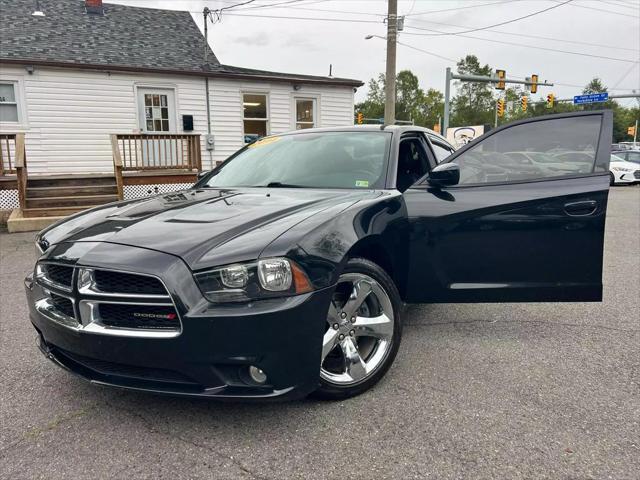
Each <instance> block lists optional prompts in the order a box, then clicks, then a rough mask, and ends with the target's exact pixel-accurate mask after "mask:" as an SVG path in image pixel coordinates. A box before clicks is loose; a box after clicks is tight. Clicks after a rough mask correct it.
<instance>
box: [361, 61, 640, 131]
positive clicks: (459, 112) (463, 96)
mask: <svg viewBox="0 0 640 480" xmlns="http://www.w3.org/2000/svg"><path fill="white" fill-rule="evenodd" d="M456 66H457V70H458V73H461V74H468V75H483V76H491V75H492V73H493V68H492V67H491V66H490V65H488V64H485V65H482V64H481V63H480V61H479V60H478V57H476V56H475V55H467V56H466V57H464V58H462V59H460V61H459V62H458V63H457V64H456ZM368 86H369V92H368V94H367V97H366V99H365V100H364V101H363V102H361V103H358V104H356V106H355V109H356V112H361V113H362V114H363V116H364V117H365V118H383V117H384V100H385V95H384V90H385V75H384V73H381V74H379V75H378V78H372V79H371V80H369V84H368ZM455 86H456V87H457V88H456V91H457V93H456V95H455V96H453V97H452V98H451V112H450V120H449V124H450V126H452V127H460V126H464V125H487V124H489V125H493V124H494V120H495V105H496V101H497V99H498V98H499V96H504V98H505V100H506V101H507V103H508V104H512V105H513V106H514V108H511V109H508V110H507V112H506V113H505V115H504V116H503V117H502V118H500V119H499V120H498V124H499V125H502V124H504V123H507V122H510V121H512V120H518V119H522V118H528V117H535V116H539V115H547V114H550V113H560V112H573V111H579V110H591V109H594V110H597V109H603V108H606V109H611V110H613V114H614V115H613V118H614V125H613V139H612V141H613V142H622V141H631V140H633V137H631V136H629V135H627V128H628V127H630V126H632V125H633V124H634V123H635V121H636V119H637V118H639V117H640V109H639V108H638V106H635V107H631V108H628V107H625V106H623V105H620V104H619V103H618V102H616V101H615V100H609V101H607V102H605V103H597V104H590V105H573V104H572V103H568V102H562V103H555V104H554V106H553V108H547V105H546V96H547V93H549V92H550V90H548V89H546V88H545V90H544V93H542V92H540V90H539V92H540V93H541V94H540V96H539V98H533V96H532V95H531V94H530V93H529V92H527V91H526V90H525V88H524V86H523V85H518V86H513V87H508V88H506V89H505V91H504V93H502V92H500V91H496V90H495V88H494V86H493V84H489V83H476V82H455ZM606 91H607V87H606V86H605V85H604V84H603V83H602V81H601V80H600V79H599V78H594V79H592V80H591V81H590V82H589V83H588V84H587V85H585V87H584V89H583V90H582V93H584V94H587V93H601V92H606ZM525 95H528V96H529V97H530V98H529V105H528V108H527V110H526V111H525V112H523V111H522V109H521V108H520V102H521V98H522V97H523V96H525ZM443 112H444V95H443V94H442V92H441V91H440V90H437V89H435V88H429V89H428V90H427V91H424V90H423V89H422V88H420V83H419V79H418V77H417V75H415V74H414V73H413V72H412V71H411V70H402V71H400V72H398V74H397V76H396V119H397V120H406V121H413V123H414V124H415V125H420V126H423V127H427V128H434V126H435V125H437V124H439V123H440V119H441V117H442V115H443Z"/></svg>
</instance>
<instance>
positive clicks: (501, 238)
mask: <svg viewBox="0 0 640 480" xmlns="http://www.w3.org/2000/svg"><path fill="white" fill-rule="evenodd" d="M611 138H612V114H611V112H609V111H606V112H581V113H575V114H563V115H553V116H546V117H538V118H534V119H529V120H526V121H521V122H516V123H513V124H510V125H506V126H504V127H501V128H499V129H497V130H494V131H492V132H490V133H488V134H487V135H486V136H484V137H481V138H480V139H478V140H476V141H475V142H473V143H472V144H470V145H467V146H466V147H463V148H462V149H461V150H458V151H457V152H456V153H454V154H453V155H452V156H451V157H450V158H448V159H447V160H446V161H447V162H455V163H457V164H458V165H459V166H460V174H461V176H460V182H459V184H458V185H455V186H450V187H442V188H434V187H430V186H429V185H428V183H426V182H423V183H420V184H418V185H414V186H413V187H412V188H410V189H409V190H407V191H406V192H405V193H404V194H403V196H404V199H405V202H406V208H407V213H408V217H409V228H410V259H411V261H410V262H409V264H410V268H409V278H408V282H407V299H408V300H409V301H410V302H513V301H599V300H601V299H602V253H603V243H604V225H605V214H606V208H607V195H608V189H609V180H608V170H609V157H610V153H609V149H610V144H611ZM523 152H524V153H526V155H521V154H522V153H523Z"/></svg>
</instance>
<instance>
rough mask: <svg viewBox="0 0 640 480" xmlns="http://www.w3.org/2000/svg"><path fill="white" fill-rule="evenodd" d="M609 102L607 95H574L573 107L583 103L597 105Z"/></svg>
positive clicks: (604, 93)
mask: <svg viewBox="0 0 640 480" xmlns="http://www.w3.org/2000/svg"><path fill="white" fill-rule="evenodd" d="M607 100H609V93H608V92H602V93H589V94H587V95H576V96H574V97H573V104H574V105H583V104H585V103H599V102H606V101H607Z"/></svg>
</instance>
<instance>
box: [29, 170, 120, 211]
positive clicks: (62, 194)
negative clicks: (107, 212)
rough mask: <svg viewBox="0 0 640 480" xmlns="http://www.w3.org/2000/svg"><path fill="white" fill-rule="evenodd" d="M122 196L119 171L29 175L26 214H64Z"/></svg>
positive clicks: (113, 200) (102, 203)
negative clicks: (118, 178)
mask: <svg viewBox="0 0 640 480" xmlns="http://www.w3.org/2000/svg"><path fill="white" fill-rule="evenodd" d="M118 200H119V195H118V185H117V181H116V177H115V175H113V174H111V175H109V174H105V175H64V176H63V175H55V176H53V175H47V176H45V175H43V176H36V175H31V176H29V177H28V178H27V181H26V189H25V198H24V208H23V209H22V215H23V217H25V218H33V217H60V216H67V215H71V214H73V213H77V212H80V211H82V210H86V209H87V208H92V207H96V206H99V205H104V204H105V203H110V202H115V201H118Z"/></svg>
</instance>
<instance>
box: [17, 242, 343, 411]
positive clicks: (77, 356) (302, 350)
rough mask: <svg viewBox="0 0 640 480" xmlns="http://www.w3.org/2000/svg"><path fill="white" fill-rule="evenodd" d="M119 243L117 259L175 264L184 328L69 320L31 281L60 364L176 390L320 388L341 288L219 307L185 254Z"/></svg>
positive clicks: (231, 394) (295, 394) (285, 394)
mask: <svg viewBox="0 0 640 480" xmlns="http://www.w3.org/2000/svg"><path fill="white" fill-rule="evenodd" d="M109 248H110V249H114V248H115V249H117V250H118V251H117V254H118V255H113V256H111V258H117V257H120V258H123V257H124V259H123V261H129V262H130V261H131V260H133V259H134V258H135V259H136V260H135V261H136V262H139V263H140V265H139V266H138V267H139V268H138V269H137V270H136V266H135V265H131V264H130V263H129V270H134V271H141V273H153V274H158V273H159V272H158V271H156V272H151V271H150V270H158V269H159V270H164V269H165V268H168V270H165V271H171V273H172V274H171V276H166V278H164V279H163V280H164V281H165V283H166V284H167V287H168V290H169V292H170V293H171V295H172V297H173V300H174V302H175V305H176V307H177V309H178V311H179V312H180V316H181V323H182V330H181V332H180V334H179V335H177V336H174V337H171V338H153V337H149V338H145V337H135V336H119V335H113V334H112V333H113V332H112V333H111V334H104V333H99V332H93V331H84V330H82V329H80V330H77V329H72V328H68V327H67V326H65V325H62V324H60V323H57V322H55V321H52V320H51V319H50V318H48V317H47V316H45V315H43V313H42V312H41V310H39V309H37V308H36V306H35V303H36V302H37V301H38V299H40V298H42V297H43V296H44V295H46V288H43V287H42V286H41V285H40V284H38V283H37V282H33V283H30V282H26V283H27V285H26V293H27V300H28V303H29V309H30V318H31V322H32V323H33V325H34V327H35V328H36V330H37V331H38V339H39V346H40V349H41V351H42V352H43V353H44V354H45V355H46V356H47V357H48V358H49V359H50V360H52V361H53V362H54V363H56V364H57V365H59V366H61V367H63V368H65V369H67V370H70V371H71V372H73V373H75V374H77V375H79V376H81V377H83V378H85V379H87V380H89V381H90V382H92V383H95V384H100V385H109V386H114V387H121V388H127V389H133V390H139V391H147V392H154V393H161V394H171V395H182V396H196V397H210V398H228V399H240V398H243V399H271V398H279V399H293V398H300V397H303V396H306V395H308V394H309V393H311V392H312V391H314V390H315V389H316V388H317V386H318V380H319V372H320V357H321V348H322V336H323V333H324V328H325V322H326V311H327V309H328V306H329V302H330V299H331V295H332V288H327V289H324V290H319V291H315V292H312V293H308V294H304V295H299V296H295V297H289V298H280V299H269V300H263V301H258V302H253V303H250V304H242V305H230V306H220V305H213V304H210V303H209V302H207V301H206V300H205V299H204V298H203V297H202V295H201V294H199V291H198V290H197V287H195V288H194V285H195V282H194V281H193V278H192V276H191V274H190V272H189V270H188V268H187V267H186V266H185V265H184V264H183V263H182V261H181V260H177V259H176V258H175V257H172V256H170V255H166V258H160V260H161V261H158V260H159V258H158V257H161V256H162V255H164V254H159V253H158V252H153V253H147V252H145V251H143V249H135V248H133V247H123V246H114V245H111V246H109ZM104 249H105V246H104V245H97V246H96V247H95V248H94V249H93V250H92V252H93V255H91V256H87V258H85V259H82V260H81V259H77V260H75V261H76V262H77V263H78V264H80V263H81V262H84V263H86V262H87V261H90V262H91V264H92V265H93V266H99V265H96V261H95V259H96V258H97V257H96V255H95V254H96V253H100V250H104ZM112 253H113V252H112ZM149 255H152V256H154V257H156V258H154V262H145V261H144V257H145V256H147V257H148V256H149ZM91 257H94V258H91ZM102 258H104V257H102ZM127 258H128V259H129V260H127ZM147 260H148V259H147ZM163 263H164V267H163V266H162V264H163ZM143 264H144V265H146V267H143ZM111 265H112V264H111ZM149 265H152V267H149ZM189 282H191V284H190V283H189ZM251 365H253V366H256V367H258V368H260V369H261V370H263V371H264V372H265V373H266V375H267V381H266V383H265V384H263V385H260V384H258V383H256V382H255V381H253V380H252V379H251V378H250V376H249V375H248V374H247V372H248V368H249V366H251Z"/></svg>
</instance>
